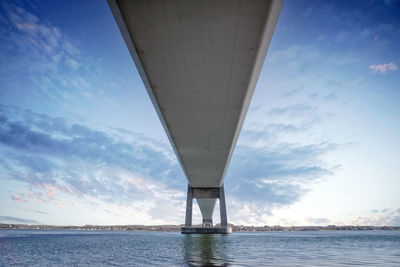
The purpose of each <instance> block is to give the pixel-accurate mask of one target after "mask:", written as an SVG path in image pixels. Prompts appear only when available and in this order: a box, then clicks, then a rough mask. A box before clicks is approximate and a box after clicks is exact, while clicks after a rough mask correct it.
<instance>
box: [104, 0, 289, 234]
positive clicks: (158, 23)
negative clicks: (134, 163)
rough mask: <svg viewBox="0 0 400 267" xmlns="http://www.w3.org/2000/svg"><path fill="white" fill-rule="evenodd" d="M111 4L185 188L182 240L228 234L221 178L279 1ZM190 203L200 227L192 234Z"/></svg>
mask: <svg viewBox="0 0 400 267" xmlns="http://www.w3.org/2000/svg"><path fill="white" fill-rule="evenodd" d="M108 4H109V6H110V9H111V11H112V13H113V16H114V18H115V20H116V22H117V24H118V27H119V29H120V31H121V33H122V36H123V38H124V40H125V43H126V45H127V47H128V49H129V52H130V54H131V56H132V58H133V61H134V63H135V65H136V68H137V69H138V71H139V74H140V76H141V78H142V80H143V83H144V85H145V87H146V89H147V92H148V94H149V96H150V98H151V101H152V103H153V105H154V107H155V109H156V111H157V114H158V116H159V118H160V121H161V123H162V125H163V127H164V129H165V132H166V133H167V136H168V138H169V140H170V142H171V145H172V147H173V149H174V151H175V154H176V156H177V158H178V160H179V162H180V165H181V167H182V170H183V172H184V173H185V176H186V178H187V180H188V189H187V203H186V220H185V227H183V228H182V233H229V232H230V229H229V227H228V220H227V212H226V204H225V192H224V176H225V173H226V171H227V168H228V165H229V161H230V159H231V157H232V153H233V151H234V148H235V145H236V141H237V139H238V137H239V133H240V130H241V128H242V124H243V121H244V118H245V116H246V113H247V110H248V107H249V104H250V100H251V98H252V95H253V92H254V89H255V87H256V84H257V80H258V77H259V74H260V71H261V68H262V65H263V63H264V60H265V56H266V53H267V50H268V47H269V44H270V41H271V38H272V35H273V32H274V29H275V25H276V23H277V20H278V17H279V14H280V11H281V8H282V5H283V0H251V1H246V0H196V1H195V0H166V1H162V0H133V1H132V0H108ZM194 198H195V199H197V203H198V205H199V207H200V210H201V214H202V216H203V225H202V227H193V226H192V206H193V199H194ZM217 199H219V204H220V214H221V216H220V217H221V226H220V227H213V222H212V215H213V211H214V207H215V204H216V200H217Z"/></svg>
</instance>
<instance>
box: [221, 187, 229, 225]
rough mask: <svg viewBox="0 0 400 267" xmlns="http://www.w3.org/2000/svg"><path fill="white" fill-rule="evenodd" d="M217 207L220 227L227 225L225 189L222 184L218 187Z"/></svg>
mask: <svg viewBox="0 0 400 267" xmlns="http://www.w3.org/2000/svg"><path fill="white" fill-rule="evenodd" d="M219 209H220V213H221V227H226V226H228V216H227V215H226V204H225V191H224V186H223V185H222V186H221V187H220V188H219Z"/></svg>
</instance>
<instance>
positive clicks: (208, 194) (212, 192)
mask: <svg viewBox="0 0 400 267" xmlns="http://www.w3.org/2000/svg"><path fill="white" fill-rule="evenodd" d="M193 198H196V199H198V200H199V199H217V198H218V199H219V206H220V217H221V226H220V227H213V224H212V218H209V217H207V218H205V217H204V216H205V215H204V213H203V211H202V215H203V224H202V227H193V226H192V210H193ZM214 204H215V203H214ZM212 208H214V206H212ZM211 215H212V211H211ZM230 233H232V229H231V228H230V227H229V226H228V217H227V213H226V203H225V190H224V186H223V185H222V186H221V187H211V188H193V187H191V186H190V184H188V189H187V198H186V218H185V227H182V234H230Z"/></svg>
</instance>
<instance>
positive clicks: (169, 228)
mask: <svg viewBox="0 0 400 267" xmlns="http://www.w3.org/2000/svg"><path fill="white" fill-rule="evenodd" d="M182 226H184V225H84V226H72V225H64V226H59V225H29V224H13V223H0V229H33V230H86V231H88V230H103V231H154V232H180V231H181V227H182ZM231 227H232V231H233V232H284V231H346V230H347V231H354V230H360V231H372V230H378V231H394V230H400V226H366V225H342V226H338V225H328V226H244V225H231Z"/></svg>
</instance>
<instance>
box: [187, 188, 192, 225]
mask: <svg viewBox="0 0 400 267" xmlns="http://www.w3.org/2000/svg"><path fill="white" fill-rule="evenodd" d="M192 208H193V190H192V187H191V186H190V184H188V189H187V198H186V218H185V226H192Z"/></svg>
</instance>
